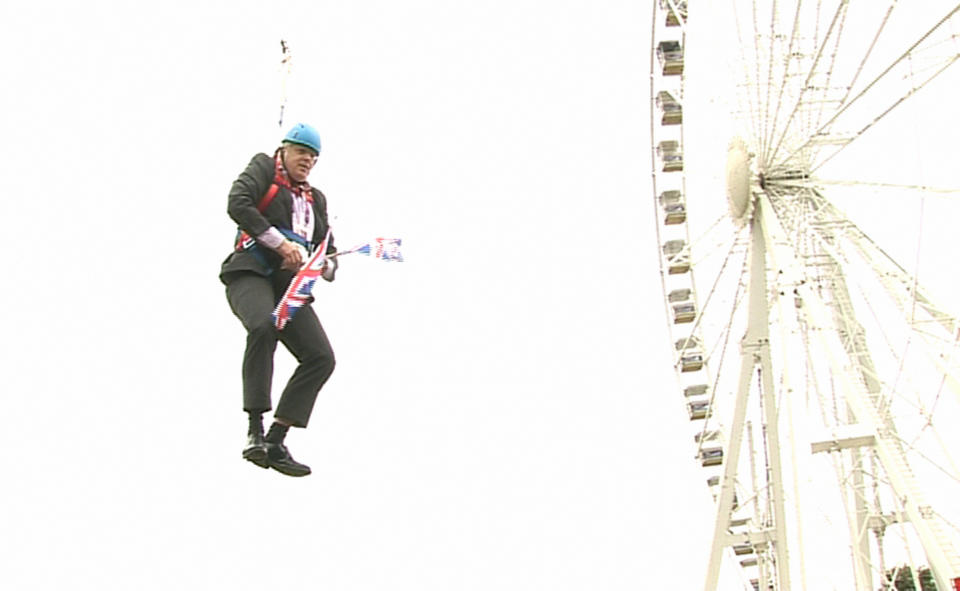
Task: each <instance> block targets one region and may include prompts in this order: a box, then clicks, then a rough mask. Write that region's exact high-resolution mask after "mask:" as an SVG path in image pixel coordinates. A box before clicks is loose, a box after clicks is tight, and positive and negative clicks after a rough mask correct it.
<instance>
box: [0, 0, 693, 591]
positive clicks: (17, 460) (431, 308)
mask: <svg viewBox="0 0 960 591" xmlns="http://www.w3.org/2000/svg"><path fill="white" fill-rule="evenodd" d="M649 18H650V16H649V6H648V4H647V3H645V2H632V1H626V0H624V1H609V2H601V3H597V2H586V1H572V2H541V1H536V0H524V1H517V0H511V1H505V0H504V1H491V2H485V3H465V2H441V1H439V0H437V1H434V0H416V1H411V2H402V3H401V2H387V1H379V2H378V1H371V0H364V1H357V2H350V3H343V2H336V3H335V2H287V3H283V4H273V5H271V4H269V3H264V2H256V3H249V2H247V3H233V2H231V3H228V2H218V3H213V2H192V3H186V2H168V3H158V4H152V5H149V6H147V5H140V4H135V3H121V2H86V3H77V4H68V3H47V2H37V3H16V4H13V3H6V4H4V6H3V7H2V8H0V51H2V55H3V58H2V61H0V64H2V66H0V67H2V70H0V74H2V79H3V81H4V90H3V93H2V98H0V101H2V106H3V108H2V109H0V118H2V130H3V139H2V142H0V163H2V164H0V167H2V171H3V179H4V181H3V182H4V190H3V193H4V204H5V214H4V216H3V219H4V221H5V223H4V224H3V232H2V233H0V236H2V238H0V240H2V242H3V247H4V248H3V252H4V253H5V255H6V256H5V260H6V261H7V265H8V267H7V269H8V271H7V273H6V277H7V279H6V281H5V283H4V285H5V289H3V290H2V292H0V293H2V295H0V298H2V306H3V310H4V311H5V312H4V315H3V331H2V332H3V335H4V336H5V339H4V343H3V345H2V348H3V355H2V358H0V364H2V371H0V376H2V377H0V379H2V387H0V388H2V392H3V394H2V396H3V408H4V411H5V412H4V418H5V421H4V426H5V428H4V429H3V431H2V435H0V441H2V443H3V449H4V450H5V458H6V470H5V471H4V474H5V475H4V478H3V480H4V485H3V487H2V489H0V507H2V509H0V532H2V533H0V587H3V588H5V589H18V590H20V589H22V590H28V589H199V588H208V589H222V588H230V589H238V590H248V589H249V590H253V589H264V588H278V589H280V588H282V589H289V590H291V591H293V590H300V589H334V590H368V589H369V590H383V589H418V590H427V589H433V590H447V589H490V588H501V589H610V590H612V589H638V588H658V587H668V588H676V589H691V588H696V587H698V586H700V585H701V584H702V577H703V573H702V567H701V566H700V563H701V562H702V560H703V557H704V556H705V555H706V551H707V543H708V542H707V539H708V537H709V531H710V528H709V525H708V524H709V523H712V517H711V512H710V510H709V508H708V506H707V505H706V502H707V488H706V486H704V484H703V482H702V478H701V475H700V474H699V473H698V471H697V469H696V464H695V463H694V461H693V460H692V458H691V455H692V453H693V447H692V444H691V442H689V441H687V436H686V422H687V420H686V416H685V414H684V409H683V406H682V402H681V400H680V399H679V394H678V393H677V391H676V387H675V382H674V378H673V376H672V372H671V370H670V366H669V364H670V359H669V356H668V350H667V347H666V346H665V343H666V327H665V321H664V319H663V305H662V303H661V295H660V291H659V290H660V287H659V280H658V279H657V261H656V256H655V253H656V246H655V243H654V242H655V241H654V238H653V231H654V220H653V218H652V217H651V215H650V213H651V211H650V204H649V200H650V198H651V197H650V195H649V193H650V188H649V187H650V182H649V143H648V142H649V140H648V119H647V118H648V109H649V108H648V96H649V94H648V92H649V91H648V82H647V76H648V61H649V41H648V35H649ZM280 39H286V40H287V41H288V42H289V44H290V47H291V49H292V52H293V56H294V65H293V73H292V76H291V78H290V80H289V84H288V95H289V103H288V108H287V114H286V117H285V124H284V128H286V127H289V125H291V124H292V123H294V122H296V121H298V120H303V121H306V122H309V123H311V124H313V125H315V126H316V127H317V128H318V129H319V130H320V133H321V136H322V139H323V154H322V155H321V157H320V161H319V163H318V165H317V167H316V169H315V170H314V173H313V175H312V177H311V181H312V182H313V183H314V184H315V185H316V186H318V187H319V188H321V189H322V190H323V191H324V192H325V193H326V194H327V196H328V198H329V201H330V214H331V216H333V224H334V227H335V229H336V231H337V238H338V241H339V242H340V244H341V245H342V246H349V245H351V244H353V243H355V242H360V241H363V240H366V239H368V238H371V237H374V236H382V235H387V236H399V237H401V238H402V239H403V240H404V254H405V256H406V257H407V261H406V262H404V263H403V264H394V265H391V264H386V263H381V262H379V261H375V260H372V259H366V258H361V257H359V256H357V258H355V259H351V260H344V262H343V266H342V268H341V271H340V273H339V277H338V279H337V281H336V283H334V284H332V285H327V284H323V285H320V286H319V287H318V289H317V294H316V295H317V297H318V302H317V304H316V308H317V311H318V314H319V316H320V317H321V320H322V322H323V323H324V325H325V327H326V329H327V331H328V333H329V335H330V338H331V340H332V342H333V344H334V346H335V349H336V352H337V355H338V362H339V364H338V367H337V370H336V372H335V374H334V376H333V378H332V379H331V381H330V382H329V384H328V385H327V387H326V388H325V389H324V390H323V391H322V393H321V395H320V397H319V400H318V403H317V406H316V409H315V412H314V415H313V420H312V422H311V424H310V426H309V428H308V429H307V430H305V431H296V432H294V433H292V434H291V436H289V437H288V442H289V444H290V447H291V450H292V452H293V454H294V457H296V458H297V459H299V460H301V461H304V462H306V463H308V464H310V465H311V467H312V468H313V471H314V473H313V475H311V476H310V477H308V478H305V479H300V480H295V479H290V478H287V477H284V476H282V475H280V474H278V473H276V472H274V471H263V470H260V469H258V468H256V467H254V466H252V465H250V464H249V463H247V462H244V461H243V460H242V459H241V458H240V450H241V448H242V446H243V443H244V433H245V428H246V422H245V415H244V414H243V413H242V412H241V409H240V379H239V370H240V365H239V364H240V358H241V354H242V346H243V333H242V329H241V327H240V325H239V323H238V322H237V321H236V319H235V318H234V317H233V316H232V315H231V313H230V311H229V308H228V307H227V304H226V301H225V299H224V296H223V289H222V286H221V285H220V284H219V282H218V280H217V272H218V268H219V264H220V262H221V260H222V259H223V258H224V256H225V255H226V254H227V252H228V251H229V248H230V245H231V241H232V239H233V233H234V227H233V224H232V223H231V222H230V220H229V219H228V218H227V216H226V213H225V207H226V194H227V191H228V189H229V186H230V183H231V182H232V181H233V180H234V179H235V178H236V176H237V174H239V172H240V171H242V170H243V168H244V167H245V166H246V164H247V162H248V160H249V158H250V157H251V156H252V155H253V154H254V153H256V152H258V151H266V152H271V151H272V150H273V148H274V147H275V146H276V145H277V143H278V141H279V139H280V137H281V135H282V131H281V130H280V129H278V128H277V118H278V114H279V103H280V94H281V90H280V88H281V87H280V78H279V75H278V66H279V61H280V57H281V52H280V43H279V41H280ZM354 256H356V255H354ZM277 359H278V367H277V384H278V386H279V385H280V384H282V382H283V381H284V380H285V379H286V377H287V376H288V375H289V372H290V371H291V370H292V363H291V362H290V357H289V355H288V354H287V353H286V352H285V351H282V350H281V351H280V352H278V355H277ZM277 390H279V387H278V388H277ZM677 433H682V435H681V436H679V437H678V436H677V435H676V434H677Z"/></svg>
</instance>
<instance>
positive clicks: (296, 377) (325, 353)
mask: <svg viewBox="0 0 960 591" xmlns="http://www.w3.org/2000/svg"><path fill="white" fill-rule="evenodd" d="M280 341H281V342H282V343H283V344H284V345H285V346H286V347H287V349H288V350H289V351H290V352H291V353H292V354H293V356H294V357H296V358H297V361H299V365H298V366H297V369H296V370H295V371H294V372H293V375H292V376H291V377H290V381H288V382H287V386H286V388H284V390H283V394H282V395H281V396H280V401H279V402H278V403H277V410H276V412H275V413H274V424H273V425H272V426H271V427H270V431H269V432H268V433H267V436H266V443H267V451H268V454H269V464H270V466H271V467H273V468H274V469H276V470H278V471H279V472H282V473H284V474H287V475H289V476H306V475H307V474H309V473H310V468H309V467H308V466H306V465H305V464H301V463H299V462H297V461H296V460H294V459H293V458H292V457H291V456H290V452H289V451H288V450H287V448H286V446H284V445H283V440H284V438H285V436H286V434H287V429H288V428H289V427H291V426H295V427H306V426H307V423H308V422H309V421H310V414H311V413H312V412H313V405H314V403H315V402H316V400H317V393H318V392H319V391H320V388H322V387H323V385H324V384H325V383H326V381H327V379H328V378H329V377H330V374H332V373H333V368H334V366H335V364H336V361H335V359H334V356H333V349H332V348H331V347H330V342H329V341H328V340H327V335H326V333H325V332H324V330H323V327H322V326H321V325H320V321H319V320H318V319H317V316H316V314H315V313H314V311H313V308H311V307H310V306H305V307H303V308H301V309H300V310H299V311H298V312H297V315H296V316H295V317H294V318H293V320H292V321H291V322H290V323H289V324H287V326H286V328H284V329H283V331H281V332H280Z"/></svg>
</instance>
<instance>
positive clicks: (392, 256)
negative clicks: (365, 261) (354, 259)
mask: <svg viewBox="0 0 960 591" xmlns="http://www.w3.org/2000/svg"><path fill="white" fill-rule="evenodd" d="M400 243H401V239H400V238H374V240H373V241H372V242H366V243H364V244H361V245H359V246H355V247H353V248H351V249H350V250H345V251H343V252H338V253H336V254H333V255H331V256H333V257H338V256H341V255H345V254H350V253H353V252H359V253H360V254H363V255H366V256H370V255H373V257H374V258H377V259H380V260H381V261H387V262H391V261H394V262H398V263H402V262H403V255H402V254H401V253H400Z"/></svg>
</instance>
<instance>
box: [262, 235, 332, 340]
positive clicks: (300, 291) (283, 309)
mask: <svg viewBox="0 0 960 591" xmlns="http://www.w3.org/2000/svg"><path fill="white" fill-rule="evenodd" d="M329 241H330V231H329V230H328V231H327V237H326V238H324V239H323V243H322V244H321V245H320V247H319V248H317V250H316V251H315V252H314V253H313V256H311V257H310V259H309V260H308V261H307V263H306V264H305V265H304V266H303V267H301V269H300V271H299V272H298V273H297V274H296V276H294V278H293V279H292V280H291V281H290V285H289V286H288V287H287V291H286V292H285V293H284V294H283V297H282V298H280V301H279V302H278V303H277V307H276V308H274V310H273V325H274V326H275V327H277V330H283V328H284V327H285V326H286V325H287V323H288V322H290V321H291V320H293V315H294V314H296V313H297V310H299V309H300V308H302V307H303V306H305V305H306V304H308V303H309V302H310V293H311V292H312V291H313V286H314V284H315V283H316V282H317V279H318V278H319V277H320V275H321V274H322V273H323V265H324V263H325V262H326V260H327V254H326V253H327V243H328V242H329Z"/></svg>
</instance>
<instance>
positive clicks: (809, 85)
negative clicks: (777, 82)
mask: <svg viewBox="0 0 960 591" xmlns="http://www.w3.org/2000/svg"><path fill="white" fill-rule="evenodd" d="M798 8H799V7H798ZM819 8H820V3H818V4H817V12H819ZM846 8H847V3H846V2H841V3H840V4H839V5H838V6H837V8H836V11H835V12H834V13H833V17H832V18H831V20H830V26H829V27H828V29H827V32H826V34H825V35H824V36H823V38H822V39H815V40H814V43H815V46H814V53H813V59H812V60H811V61H810V63H809V65H808V66H807V68H806V72H805V73H803V72H801V74H802V77H803V82H802V84H801V85H800V87H799V88H798V89H796V91H795V95H796V101H795V103H794V106H793V109H792V110H791V111H790V114H789V115H788V116H787V119H786V120H785V121H784V124H783V126H782V127H781V128H780V129H779V130H776V131H775V133H777V134H778V137H777V140H776V142H775V144H774V145H773V148H772V149H771V150H769V151H767V150H764V152H763V154H764V160H763V161H762V162H761V166H764V167H765V168H770V166H769V164H770V163H771V161H772V159H773V158H775V156H776V155H777V154H778V153H779V151H780V149H781V146H782V145H783V143H784V142H785V141H786V140H787V138H788V137H789V136H790V134H791V130H793V129H794V127H795V126H793V125H792V124H793V121H794V120H795V119H796V118H797V116H798V115H800V114H802V113H803V112H804V109H805V108H809V107H811V106H816V105H818V104H821V106H822V103H818V101H823V100H825V98H824V96H825V94H826V92H827V91H828V90H829V89H828V85H827V84H825V83H824V82H822V81H821V82H820V84H819V85H818V84H814V81H815V79H816V77H817V76H818V75H819V76H823V75H825V72H824V69H823V68H822V64H821V62H822V60H823V59H824V54H825V53H826V49H827V47H828V45H829V43H830V42H831V40H832V41H833V42H834V43H837V42H838V40H839V37H840V34H841V32H842V30H843V19H844V15H845V14H846ZM796 18H797V19H800V18H802V15H801V12H800V11H799V10H798V11H797V14H796ZM835 34H836V37H835V36H834V35H835ZM826 75H829V68H826ZM811 90H813V91H814V92H813V93H812V92H810V91H811ZM815 93H816V95H817V96H814V97H812V98H811V97H810V95H812V94H815ZM788 160H789V158H788Z"/></svg>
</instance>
